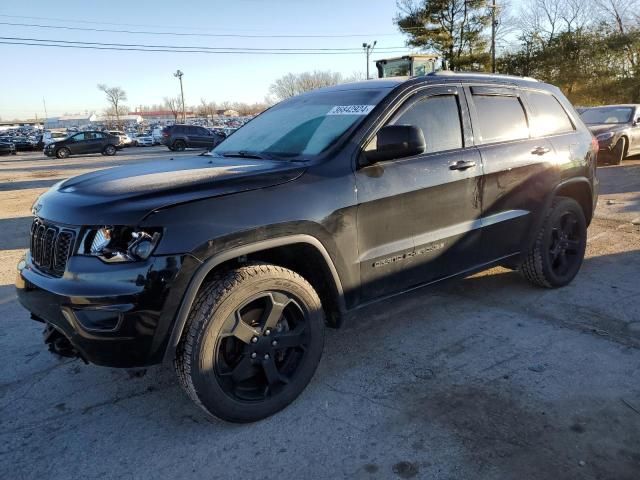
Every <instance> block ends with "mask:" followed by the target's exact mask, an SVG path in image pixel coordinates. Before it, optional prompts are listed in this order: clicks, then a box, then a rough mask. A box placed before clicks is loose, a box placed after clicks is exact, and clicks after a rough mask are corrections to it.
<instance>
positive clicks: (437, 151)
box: [356, 85, 482, 300]
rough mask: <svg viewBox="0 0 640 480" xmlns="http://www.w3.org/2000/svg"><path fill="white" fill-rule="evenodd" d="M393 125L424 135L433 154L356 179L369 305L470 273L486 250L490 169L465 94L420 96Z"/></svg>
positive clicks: (381, 166)
mask: <svg viewBox="0 0 640 480" xmlns="http://www.w3.org/2000/svg"><path fill="white" fill-rule="evenodd" d="M387 124H390V125H414V126H417V127H420V128H421V130H422V132H423V134H424V137H425V140H426V145H427V148H426V152H425V153H423V154H420V155H416V156H412V157H407V158H401V159H396V160H388V161H384V162H379V163H376V164H374V165H369V166H365V167H362V168H360V169H359V170H358V171H357V172H356V185H357V195H358V197H357V198H358V213H357V222H358V248H359V263H360V276H361V282H362V295H363V298H364V299H365V300H370V299H374V298H377V297H381V296H385V295H389V294H393V293H396V292H399V291H402V290H406V289H408V288H411V287H414V286H418V285H421V284H424V283H428V282H430V281H434V280H437V279H439V278H443V277H446V276H449V275H452V274H455V273H459V272H461V271H463V270H465V269H467V268H470V267H472V266H474V265H475V264H476V263H477V257H478V253H477V247H478V245H479V243H480V231H481V229H480V220H479V219H480V216H481V212H482V205H481V194H480V186H481V181H482V162H481V158H480V155H479V153H478V151H477V149H475V148H474V147H472V146H471V132H470V123H469V116H468V111H467V108H466V103H465V99H464V95H463V92H462V91H461V88H460V87H459V86H455V85H452V86H446V87H430V88H427V89H423V90H420V91H419V92H416V93H415V94H414V95H412V96H411V97H410V98H409V99H408V100H407V101H405V102H404V103H403V104H402V106H401V107H400V108H399V109H398V110H397V111H396V112H395V113H394V114H393V115H392V116H391V118H390V120H389V121H388V122H387ZM374 138H375V137H374ZM374 142H375V140H372V141H371V142H370V143H369V144H368V145H367V146H366V147H365V150H367V149H370V148H375V145H374V144H373V143H374Z"/></svg>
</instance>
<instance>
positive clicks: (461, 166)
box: [449, 160, 476, 170]
mask: <svg viewBox="0 0 640 480" xmlns="http://www.w3.org/2000/svg"><path fill="white" fill-rule="evenodd" d="M475 166H476V162H473V161H469V162H465V161H464V160H460V161H458V162H456V163H452V164H451V165H449V170H466V169H467V168H471V167H475Z"/></svg>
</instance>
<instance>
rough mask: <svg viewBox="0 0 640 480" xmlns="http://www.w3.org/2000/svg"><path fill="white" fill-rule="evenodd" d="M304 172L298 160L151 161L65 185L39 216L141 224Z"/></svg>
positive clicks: (41, 203) (40, 207) (41, 202)
mask: <svg viewBox="0 0 640 480" xmlns="http://www.w3.org/2000/svg"><path fill="white" fill-rule="evenodd" d="M304 169H305V167H304V166H303V165H302V164H300V163H295V162H286V161H272V160H260V159H255V160H254V159H243V158H220V157H212V156H195V157H182V158H180V159H176V160H173V159H167V160H160V161H151V162H147V163H140V164H136V165H127V166H121V167H115V168H109V169H106V170H99V171H96V172H91V173H86V174H84V175H80V176H77V177H73V178H70V179H69V180H65V181H63V182H60V183H58V184H56V185H54V186H53V187H51V189H50V190H49V191H47V192H46V193H45V194H43V195H42V196H41V197H40V198H39V199H38V201H37V202H36V204H35V205H34V213H35V214H36V215H38V216H39V217H41V218H43V219H46V220H50V221H52V222H55V223H62V224H68V225H136V224H138V223H139V222H140V221H141V220H142V219H143V218H144V217H145V216H146V215H148V214H150V213H151V212H153V211H154V210H158V209H160V208H164V207H169V206H172V205H176V204H179V203H184V202H190V201H194V200H202V199H205V198H211V197H216V196H220V195H229V194H233V193H238V192H244V191H249V190H255V189H259V188H266V187H270V186H274V185H278V184H282V183H285V182H288V181H291V180H294V179H295V178H297V177H299V176H300V175H301V174H302V173H303V172H304Z"/></svg>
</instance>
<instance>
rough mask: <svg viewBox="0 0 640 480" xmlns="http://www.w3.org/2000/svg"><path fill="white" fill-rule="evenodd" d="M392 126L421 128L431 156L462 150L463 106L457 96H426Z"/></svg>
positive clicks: (427, 150)
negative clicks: (461, 111)
mask: <svg viewBox="0 0 640 480" xmlns="http://www.w3.org/2000/svg"><path fill="white" fill-rule="evenodd" d="M391 124H392V125H413V126H416V127H420V128H421V129H422V133H423V134H424V138H425V141H426V144H427V148H426V152H427V153H434V152H442V151H444V150H452V149H455V148H462V125H461V124H460V107H459V106H458V98H457V96H456V95H438V96H431V97H424V98H423V99H421V100H418V101H417V102H415V103H414V104H413V105H411V106H410V107H409V108H408V109H407V110H405V111H404V112H403V113H402V114H401V115H400V116H399V117H397V118H396V119H395V120H393V121H392V122H391Z"/></svg>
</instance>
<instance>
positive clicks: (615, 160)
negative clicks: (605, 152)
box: [611, 138, 626, 165]
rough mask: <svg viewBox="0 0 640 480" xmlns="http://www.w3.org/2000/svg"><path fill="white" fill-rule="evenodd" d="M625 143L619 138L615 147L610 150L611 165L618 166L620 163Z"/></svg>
mask: <svg viewBox="0 0 640 480" xmlns="http://www.w3.org/2000/svg"><path fill="white" fill-rule="evenodd" d="M625 146H626V142H625V139H624V138H621V139H620V140H618V141H617V142H616V145H615V147H613V150H611V163H612V164H613V165H620V164H621V163H622V159H623V158H624V150H625Z"/></svg>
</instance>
